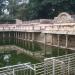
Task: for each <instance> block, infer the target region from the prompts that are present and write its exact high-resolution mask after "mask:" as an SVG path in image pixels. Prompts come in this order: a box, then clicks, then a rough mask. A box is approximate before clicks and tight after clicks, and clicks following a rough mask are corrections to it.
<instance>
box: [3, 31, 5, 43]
mask: <svg viewBox="0 0 75 75" xmlns="http://www.w3.org/2000/svg"><path fill="white" fill-rule="evenodd" d="M4 38H5V34H4V32H3V44H4V43H5V41H4Z"/></svg>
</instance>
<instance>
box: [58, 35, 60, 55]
mask: <svg viewBox="0 0 75 75" xmlns="http://www.w3.org/2000/svg"><path fill="white" fill-rule="evenodd" d="M59 44H60V35H59V34H58V56H59Z"/></svg>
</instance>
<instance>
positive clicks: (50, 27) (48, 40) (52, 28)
mask: <svg viewBox="0 0 75 75" xmlns="http://www.w3.org/2000/svg"><path fill="white" fill-rule="evenodd" d="M26 41H30V42H34V41H35V42H38V43H41V44H44V46H43V51H45V52H46V45H48V46H53V47H58V48H65V49H69V50H75V15H70V14H68V13H66V12H63V13H60V14H59V15H58V16H57V17H55V18H54V19H40V20H32V21H20V20H16V24H0V44H1V45H2V44H8V45H9V44H11V45H12V44H14V45H15V44H18V45H20V44H21V45H22V46H24V45H26ZM28 45H29V47H30V43H28ZM32 46H33V44H32ZM33 50H34V48H33Z"/></svg>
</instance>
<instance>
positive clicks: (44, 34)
mask: <svg viewBox="0 0 75 75" xmlns="http://www.w3.org/2000/svg"><path fill="white" fill-rule="evenodd" d="M44 55H45V56H46V33H45V34H44Z"/></svg>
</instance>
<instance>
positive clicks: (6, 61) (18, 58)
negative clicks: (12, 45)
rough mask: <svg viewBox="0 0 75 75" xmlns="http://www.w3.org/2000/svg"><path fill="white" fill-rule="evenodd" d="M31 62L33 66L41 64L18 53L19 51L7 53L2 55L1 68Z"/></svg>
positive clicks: (0, 57) (0, 58)
mask: <svg viewBox="0 0 75 75" xmlns="http://www.w3.org/2000/svg"><path fill="white" fill-rule="evenodd" d="M27 62H31V63H32V64H34V63H38V62H40V61H39V60H37V59H35V58H33V57H31V56H29V55H27V54H25V53H19V54H18V53H17V51H15V50H13V51H5V52H3V53H0V67H4V66H8V65H16V64H21V63H27Z"/></svg>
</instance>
